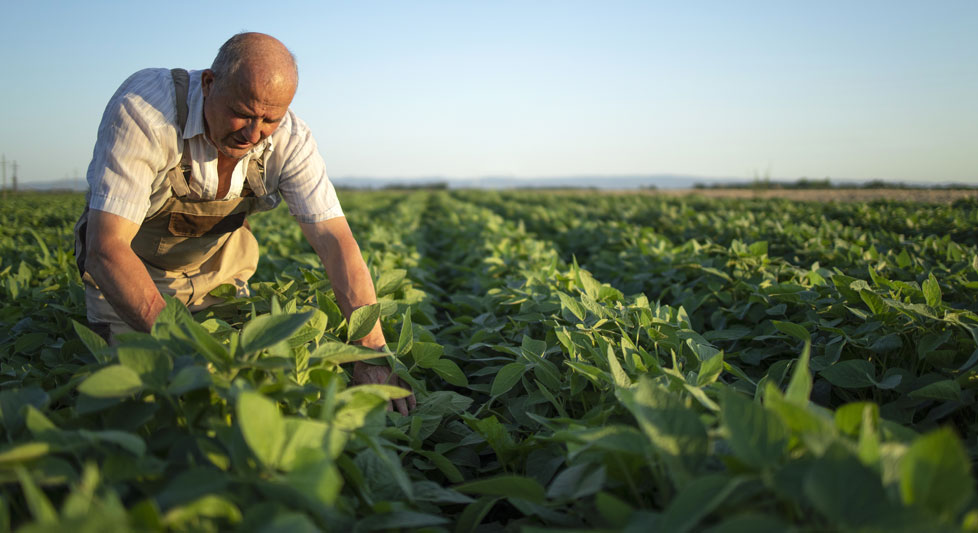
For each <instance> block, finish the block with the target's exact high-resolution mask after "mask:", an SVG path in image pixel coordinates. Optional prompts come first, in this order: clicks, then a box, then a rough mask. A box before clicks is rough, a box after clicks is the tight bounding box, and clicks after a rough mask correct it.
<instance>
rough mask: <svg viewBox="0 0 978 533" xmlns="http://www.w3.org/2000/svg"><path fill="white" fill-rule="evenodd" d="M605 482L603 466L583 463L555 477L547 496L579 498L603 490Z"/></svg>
mask: <svg viewBox="0 0 978 533" xmlns="http://www.w3.org/2000/svg"><path fill="white" fill-rule="evenodd" d="M604 483H605V470H604V467H603V466H600V465H597V464H595V463H581V464H577V465H574V466H571V467H568V468H566V469H564V470H563V471H562V472H561V473H559V474H557V476H556V477H554V479H553V481H551V482H550V486H549V487H548V488H547V497H548V498H550V499H553V500H570V501H573V500H577V499H580V498H584V497H587V496H590V495H592V494H595V493H597V492H598V491H599V490H601V487H602V486H604Z"/></svg>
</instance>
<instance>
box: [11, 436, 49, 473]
mask: <svg viewBox="0 0 978 533" xmlns="http://www.w3.org/2000/svg"><path fill="white" fill-rule="evenodd" d="M50 451H51V445H50V444H48V443H46V442H28V443H26V444H20V445H17V446H14V447H13V448H9V449H7V450H4V451H2V452H0V468H10V467H11V466H13V465H16V464H20V463H26V462H28V461H33V460H34V459H38V458H40V457H44V456H45V455H47V454H48V452H50Z"/></svg>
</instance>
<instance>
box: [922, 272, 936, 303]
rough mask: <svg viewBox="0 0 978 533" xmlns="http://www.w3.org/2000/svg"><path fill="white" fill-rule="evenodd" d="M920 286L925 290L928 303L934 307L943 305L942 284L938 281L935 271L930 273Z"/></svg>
mask: <svg viewBox="0 0 978 533" xmlns="http://www.w3.org/2000/svg"><path fill="white" fill-rule="evenodd" d="M920 288H921V289H923V291H924V299H925V300H926V301H927V305H929V306H931V307H934V308H938V307H940V306H941V284H940V283H938V282H937V278H935V277H934V274H933V273H931V274H928V276H927V279H926V280H924V283H923V285H922V286H921V287H920Z"/></svg>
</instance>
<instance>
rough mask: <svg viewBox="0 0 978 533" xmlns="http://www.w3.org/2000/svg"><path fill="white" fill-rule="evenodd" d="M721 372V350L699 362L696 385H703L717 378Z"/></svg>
mask: <svg viewBox="0 0 978 533" xmlns="http://www.w3.org/2000/svg"><path fill="white" fill-rule="evenodd" d="M721 372H723V352H717V353H716V355H714V356H713V357H710V358H709V359H707V360H706V361H703V362H702V363H700V370H699V373H698V374H697V375H696V386H697V387H705V386H706V385H709V384H711V383H713V382H715V381H716V380H717V378H719V377H720V373H721Z"/></svg>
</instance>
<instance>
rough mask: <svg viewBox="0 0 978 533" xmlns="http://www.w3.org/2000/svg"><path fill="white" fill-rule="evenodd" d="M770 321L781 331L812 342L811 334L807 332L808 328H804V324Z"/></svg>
mask: <svg viewBox="0 0 978 533" xmlns="http://www.w3.org/2000/svg"><path fill="white" fill-rule="evenodd" d="M771 323H773V324H774V327H776V328H778V331H780V332H781V333H785V334H787V335H791V336H792V337H794V338H796V339H798V340H800V341H802V342H812V335H811V334H810V333H808V330H807V329H805V327H804V326H801V325H799V324H795V323H793V322H784V321H781V320H772V321H771Z"/></svg>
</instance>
